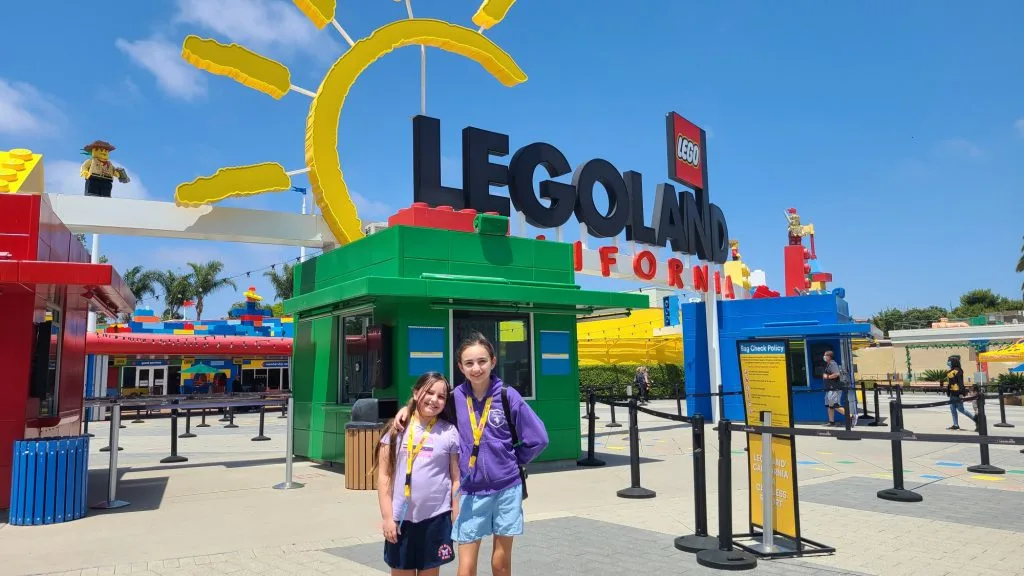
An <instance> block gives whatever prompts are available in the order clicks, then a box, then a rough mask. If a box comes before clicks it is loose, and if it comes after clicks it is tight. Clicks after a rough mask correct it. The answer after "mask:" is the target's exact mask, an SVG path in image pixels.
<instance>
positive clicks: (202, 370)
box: [181, 363, 219, 374]
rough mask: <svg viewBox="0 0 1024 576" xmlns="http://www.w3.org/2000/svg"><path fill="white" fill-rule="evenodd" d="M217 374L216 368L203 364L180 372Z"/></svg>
mask: <svg viewBox="0 0 1024 576" xmlns="http://www.w3.org/2000/svg"><path fill="white" fill-rule="evenodd" d="M218 372H219V370H217V369H216V368H214V367H212V366H207V365H206V364H203V363H199V364H193V365H192V366H189V367H188V368H186V369H184V370H182V371H181V373H182V374H216V373H218Z"/></svg>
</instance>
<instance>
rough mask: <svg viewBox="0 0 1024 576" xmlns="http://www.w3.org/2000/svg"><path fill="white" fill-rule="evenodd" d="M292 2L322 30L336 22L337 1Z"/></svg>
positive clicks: (312, 0) (306, 0)
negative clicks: (332, 21)
mask: <svg viewBox="0 0 1024 576" xmlns="http://www.w3.org/2000/svg"><path fill="white" fill-rule="evenodd" d="M292 2H293V3H294V4H295V7H296V8H298V9H299V10H301V11H302V13H303V14H305V15H306V18H309V21H310V22H312V23H313V25H314V26H316V27H317V28H318V29H320V30H323V29H324V26H327V24H329V23H330V22H331V20H334V11H335V10H337V8H338V2H337V0H292Z"/></svg>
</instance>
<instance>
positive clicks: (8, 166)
mask: <svg viewBox="0 0 1024 576" xmlns="http://www.w3.org/2000/svg"><path fill="white" fill-rule="evenodd" d="M42 162H43V155H42V154H33V153H32V151H31V150H28V149H27V148H15V149H13V150H0V192H9V193H13V192H30V193H33V194H41V193H42V192H43V164H42Z"/></svg>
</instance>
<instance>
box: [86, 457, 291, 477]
mask: <svg viewBox="0 0 1024 576" xmlns="http://www.w3.org/2000/svg"><path fill="white" fill-rule="evenodd" d="M284 460H285V459H284V457H283V456H278V457H274V458H261V459H258V460H237V461H231V462H195V463H192V464H188V463H181V464H161V465H159V466H126V467H125V468H127V469H129V470H132V471H133V472H158V471H161V470H179V469H181V468H210V467H214V466H217V467H221V468H255V467H257V466H274V465H280V464H284ZM105 472H106V470H105V469H104V474H105Z"/></svg>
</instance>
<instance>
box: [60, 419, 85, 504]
mask: <svg viewBox="0 0 1024 576" xmlns="http://www.w3.org/2000/svg"><path fill="white" fill-rule="evenodd" d="M86 440H88V438H86ZM82 445H83V442H82V439H81V438H77V439H75V440H72V441H71V444H70V445H69V446H68V490H67V494H65V500H64V505H65V506H66V507H67V514H68V516H69V518H68V520H74V519H76V518H78V517H79V516H80V514H79V513H78V509H79V508H80V504H79V501H80V500H81V498H82V494H81V492H82V486H81V482H80V481H79V478H80V477H81V476H80V475H81V473H82V472H81V467H82Z"/></svg>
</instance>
